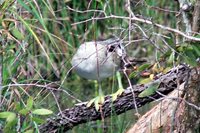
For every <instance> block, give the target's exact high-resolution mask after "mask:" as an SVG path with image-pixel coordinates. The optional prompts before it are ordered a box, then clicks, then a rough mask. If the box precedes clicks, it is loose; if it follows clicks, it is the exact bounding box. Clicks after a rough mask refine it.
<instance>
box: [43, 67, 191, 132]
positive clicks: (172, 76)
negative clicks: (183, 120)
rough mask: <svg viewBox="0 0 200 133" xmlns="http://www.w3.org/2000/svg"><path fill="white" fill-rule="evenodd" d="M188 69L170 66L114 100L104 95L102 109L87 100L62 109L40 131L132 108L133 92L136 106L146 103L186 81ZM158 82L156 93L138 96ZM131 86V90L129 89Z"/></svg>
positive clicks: (76, 123) (55, 130)
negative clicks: (166, 71)
mask: <svg viewBox="0 0 200 133" xmlns="http://www.w3.org/2000/svg"><path fill="white" fill-rule="evenodd" d="M189 72H190V69H189V68H188V67H187V66H185V65H179V66H177V67H175V68H172V69H171V70H170V71H169V72H168V73H166V74H164V75H161V76H157V77H156V79H155V80H154V81H152V82H150V83H148V84H141V85H134V86H132V87H128V88H127V89H125V91H124V93H123V94H122V95H120V96H119V97H118V98H117V99H116V100H115V101H114V102H112V98H111V96H106V97H105V102H104V104H103V105H102V110H101V112H100V111H96V110H95V107H94V106H91V107H87V102H84V103H80V104H77V105H75V107H73V108H70V109H66V110H63V111H62V112H61V113H59V114H57V115H56V116H55V117H54V118H49V119H47V123H45V124H43V125H41V126H40V131H41V132H58V131H61V128H62V131H67V130H69V129H72V128H73V127H74V126H77V125H78V124H82V123H86V122H88V121H95V120H101V118H102V117H101V116H102V115H103V117H104V118H106V117H109V116H111V114H112V112H115V114H121V113H124V112H126V111H128V110H130V109H134V107H135V105H134V102H133V93H132V91H134V94H135V101H136V105H137V107H141V106H143V105H145V104H146V103H149V102H151V101H153V100H155V99H159V98H160V97H162V96H163V95H160V94H161V93H162V94H164V95H167V94H168V93H169V92H171V91H173V90H174V89H176V87H177V86H178V85H179V84H181V83H183V82H185V81H187V78H188V76H189ZM155 83H159V87H158V88H157V93H156V92H155V93H154V94H152V95H151V96H147V97H138V95H139V94H140V93H141V92H142V91H144V90H145V89H147V88H149V87H150V86H151V85H153V84H155ZM131 88H133V90H131Z"/></svg>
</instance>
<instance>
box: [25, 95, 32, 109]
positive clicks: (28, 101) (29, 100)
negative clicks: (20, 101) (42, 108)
mask: <svg viewBox="0 0 200 133" xmlns="http://www.w3.org/2000/svg"><path fill="white" fill-rule="evenodd" d="M26 106H27V108H28V109H32V107H33V97H29V98H28V100H27V105H26Z"/></svg>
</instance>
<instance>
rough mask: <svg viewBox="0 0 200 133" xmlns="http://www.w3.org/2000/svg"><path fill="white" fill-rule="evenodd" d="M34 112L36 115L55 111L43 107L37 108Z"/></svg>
mask: <svg viewBox="0 0 200 133" xmlns="http://www.w3.org/2000/svg"><path fill="white" fill-rule="evenodd" d="M32 113H33V114H36V115H50V114H52V113H53V111H51V110H48V109H44V108H43V109H35V110H34V111H33V112H32Z"/></svg>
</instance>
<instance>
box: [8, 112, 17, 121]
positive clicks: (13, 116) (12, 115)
mask: <svg viewBox="0 0 200 133" xmlns="http://www.w3.org/2000/svg"><path fill="white" fill-rule="evenodd" d="M15 118H16V114H15V113H11V114H10V115H9V116H8V117H7V119H6V121H7V122H13V121H14V120H15Z"/></svg>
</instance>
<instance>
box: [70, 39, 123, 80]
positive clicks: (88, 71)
mask: <svg viewBox="0 0 200 133" xmlns="http://www.w3.org/2000/svg"><path fill="white" fill-rule="evenodd" d="M125 53H126V51H125V49H124V46H123V45H122V44H121V42H120V40H119V39H116V38H111V39H108V40H104V41H91V42H85V43H83V44H81V45H80V47H79V48H78V50H77V51H76V53H75V54H74V56H73V58H72V61H71V64H72V66H73V68H74V70H75V72H76V73H77V74H78V75H79V76H81V77H83V78H85V79H91V80H98V81H101V80H103V79H105V78H108V77H110V76H113V75H114V74H115V72H116V71H117V70H119V68H120V65H121V59H120V58H121V57H122V56H123V55H125Z"/></svg>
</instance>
